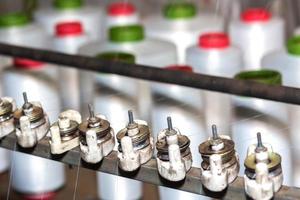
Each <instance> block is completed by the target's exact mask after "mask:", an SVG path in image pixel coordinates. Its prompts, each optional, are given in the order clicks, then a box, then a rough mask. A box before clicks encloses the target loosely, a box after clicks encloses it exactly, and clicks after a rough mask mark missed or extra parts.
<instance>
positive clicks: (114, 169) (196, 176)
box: [0, 43, 300, 200]
mask: <svg viewBox="0 0 300 200" xmlns="http://www.w3.org/2000/svg"><path fill="white" fill-rule="evenodd" d="M0 54H3V55H8V56H13V57H24V58H28V59H34V60H38V61H43V62H50V63H55V64H59V65H65V66H71V67H73V68H77V69H82V70H90V71H96V72H102V73H112V74H118V75H123V76H128V77H133V78H139V79H144V80H151V81H158V82H164V83H172V84H177V85H182V86H188V87H193V88H198V89H205V90H211V91H217V92H223V93H229V94H235V95H242V96H248V97H257V98H262V99H268V100H274V101H279V102H285V103H292V104H298V105H300V89H296V88H290V87H282V86H270V85H265V84H260V83H256V82H251V81H240V80H234V79H227V78H222V77H214V76H207V75H201V74H194V73H188V72H177V71H169V70H162V69H159V68H154V67H149V66H144V65H134V64H126V63H119V62H112V61H106V60H100V59H97V58H90V57H85V56H72V55H67V54H63V53H56V52H52V51H46V50H37V49H32V48H25V47H18V46H13V45H7V44H1V43H0ZM0 147H3V148H7V149H10V150H13V151H19V152H23V153H27V154H31V155H35V156H39V157H43V158H47V159H51V160H55V161H59V162H63V163H66V164H70V165H75V166H80V167H84V168H88V169H91V170H96V171H101V172H105V173H110V174H114V175H118V176H123V177H127V178H131V179H135V180H140V181H143V182H147V183H151V184H155V185H161V186H166V187H171V188H175V189H178V190H182V191H187V192H192V193H196V194H200V195H205V196H209V197H213V198H222V199H247V197H246V195H245V193H244V182H243V178H241V177H238V178H237V179H236V180H235V181H234V182H233V183H232V184H230V185H229V187H228V189H227V190H226V191H224V192H221V193H211V192H209V191H206V190H205V189H203V187H202V185H201V182H200V173H201V170H200V169H199V168H192V169H191V170H190V171H189V172H188V174H187V176H186V179H185V180H184V181H182V182H180V183H176V184H174V183H169V182H166V181H164V180H163V179H162V178H161V177H160V176H159V174H158V171H157V167H156V160H155V159H151V160H150V161H149V162H148V163H146V164H144V165H142V166H141V168H140V169H139V170H138V171H137V172H136V173H134V174H130V175H128V174H125V173H123V172H122V171H121V170H120V169H119V168H118V158H117V152H112V153H111V154H109V155H108V156H107V157H105V158H104V160H103V161H102V162H101V163H100V164H97V165H91V164H87V163H85V162H84V161H82V160H81V159H80V151H79V148H75V149H73V150H71V151H69V152H67V153H65V154H63V155H61V156H54V155H52V154H51V153H50V146H49V143H48V138H45V139H43V140H42V141H40V142H39V143H38V145H37V146H36V147H35V148H33V149H29V150H28V149H23V148H21V147H19V146H18V145H17V143H16V137H15V135H14V134H10V135H9V136H7V137H5V138H4V139H2V140H1V141H0ZM194 156H197V155H194ZM198 156H200V155H198ZM274 199H276V200H277V199H278V200H283V199H300V188H295V187H287V186H283V187H282V188H281V189H280V191H279V192H278V193H276V196H275V198H274Z"/></svg>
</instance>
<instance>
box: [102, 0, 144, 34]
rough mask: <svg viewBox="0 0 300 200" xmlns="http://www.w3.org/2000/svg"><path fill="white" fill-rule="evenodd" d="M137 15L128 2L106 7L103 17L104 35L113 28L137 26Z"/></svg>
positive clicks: (138, 20) (133, 7)
mask: <svg viewBox="0 0 300 200" xmlns="http://www.w3.org/2000/svg"><path fill="white" fill-rule="evenodd" d="M139 22H140V19H139V14H138V12H137V10H136V8H135V6H134V5H133V4H131V3H130V2H123V1H120V2H115V3H111V4H109V5H108V7H107V9H106V16H105V26H106V27H105V34H107V31H108V29H109V28H111V27H113V26H125V25H132V24H138V23H139Z"/></svg>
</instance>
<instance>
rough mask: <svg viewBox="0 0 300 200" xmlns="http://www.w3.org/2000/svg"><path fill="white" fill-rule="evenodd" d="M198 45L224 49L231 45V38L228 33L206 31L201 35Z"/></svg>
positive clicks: (206, 47) (205, 47)
mask: <svg viewBox="0 0 300 200" xmlns="http://www.w3.org/2000/svg"><path fill="white" fill-rule="evenodd" d="M198 45H199V47H201V48H204V49H224V48H227V47H229V45H230V40H229V37H228V35H227V34H226V33H221V32H220V33H205V34H203V35H201V36H200V37H199V44H198Z"/></svg>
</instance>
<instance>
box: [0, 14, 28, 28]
mask: <svg viewBox="0 0 300 200" xmlns="http://www.w3.org/2000/svg"><path fill="white" fill-rule="evenodd" d="M29 22H30V19H29V17H28V16H27V15H26V14H25V13H21V12H18V13H9V14H5V15H0V28H4V27H13V26H23V25H26V24H28V23H29Z"/></svg>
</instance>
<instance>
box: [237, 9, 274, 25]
mask: <svg viewBox="0 0 300 200" xmlns="http://www.w3.org/2000/svg"><path fill="white" fill-rule="evenodd" d="M271 17H272V14H271V13H270V12H269V11H268V10H266V9H263V8H250V9H247V10H245V11H244V12H242V14H241V20H242V21H243V22H245V23H254V22H267V21H269V20H270V19H271Z"/></svg>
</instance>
